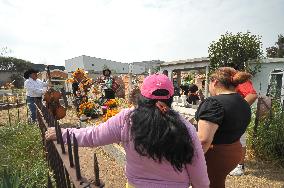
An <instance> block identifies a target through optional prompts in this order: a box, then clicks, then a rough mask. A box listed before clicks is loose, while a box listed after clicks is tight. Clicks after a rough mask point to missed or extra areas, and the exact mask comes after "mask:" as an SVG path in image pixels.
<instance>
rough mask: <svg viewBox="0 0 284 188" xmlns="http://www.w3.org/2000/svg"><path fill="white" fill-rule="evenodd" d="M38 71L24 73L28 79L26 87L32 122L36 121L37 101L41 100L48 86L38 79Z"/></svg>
mask: <svg viewBox="0 0 284 188" xmlns="http://www.w3.org/2000/svg"><path fill="white" fill-rule="evenodd" d="M37 74H38V71H37V70H34V69H29V70H27V71H26V72H25V73H24V77H25V79H26V81H25V83H24V87H25V89H26V95H27V103H28V106H29V110H30V120H31V121H32V122H35V121H36V106H35V101H36V99H39V100H41V99H42V95H43V93H44V87H47V86H48V84H47V83H45V82H43V81H41V80H40V79H38V76H37Z"/></svg>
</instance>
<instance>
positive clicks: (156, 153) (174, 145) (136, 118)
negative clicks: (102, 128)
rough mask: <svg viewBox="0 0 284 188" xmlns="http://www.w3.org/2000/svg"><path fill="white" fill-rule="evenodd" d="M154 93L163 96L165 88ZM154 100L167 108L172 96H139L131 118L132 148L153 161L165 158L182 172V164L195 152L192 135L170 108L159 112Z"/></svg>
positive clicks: (190, 159) (190, 158)
mask: <svg viewBox="0 0 284 188" xmlns="http://www.w3.org/2000/svg"><path fill="white" fill-rule="evenodd" d="M153 94H154V95H157V96H166V95H167V94H168V91H167V90H158V91H154V92H153ZM157 101H161V102H164V103H165V104H167V106H168V107H170V106H171V103H172V101H173V98H172V97H171V98H170V99H167V100H156V99H148V98H145V97H143V96H142V95H140V96H139V99H138V107H137V108H136V109H135V110H134V111H133V112H132V114H131V118H130V119H131V121H132V126H131V138H132V139H133V142H134V147H135V150H136V151H137V152H138V153H139V154H140V155H142V156H147V157H149V158H152V159H153V160H155V161H159V162H161V161H162V159H166V160H167V161H169V162H170V163H171V165H172V166H173V168H174V169H175V170H178V171H180V172H181V171H182V169H183V167H184V165H185V164H188V163H191V161H192V157H193V155H194V147H193V143H192V139H191V136H190V134H189V133H188V130H187V128H186V125H185V124H184V123H183V122H182V121H181V119H180V117H179V115H178V114H177V113H176V112H175V111H173V110H171V109H170V110H168V111H167V112H166V113H163V112H161V111H160V110H159V108H157V107H156V106H155V104H156V102H157Z"/></svg>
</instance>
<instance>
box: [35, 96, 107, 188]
mask: <svg viewBox="0 0 284 188" xmlns="http://www.w3.org/2000/svg"><path fill="white" fill-rule="evenodd" d="M36 106H37V119H38V124H39V128H40V130H41V136H42V142H43V145H44V146H45V153H46V160H47V161H48V165H49V167H50V169H51V170H52V172H53V174H54V176H53V177H54V179H55V184H56V187H59V188H65V187H66V188H69V187H71V186H73V187H75V188H79V187H80V188H96V187H97V188H98V187H104V183H103V182H102V181H101V180H100V179H99V165H98V161H97V157H96V154H95V153H94V156H93V158H94V178H93V180H87V179H86V178H85V177H83V176H82V175H81V169H80V159H79V154H78V142H77V139H76V137H75V135H74V134H73V135H72V136H71V135H70V134H69V131H67V145H65V144H64V143H63V138H62V134H61V128H60V126H59V122H58V121H57V120H56V119H55V118H54V117H53V116H52V115H51V114H50V113H49V111H48V109H47V108H46V107H45V106H44V105H43V104H42V103H41V101H37V104H36ZM48 127H55V130H56V135H57V140H56V141H46V140H45V131H46V130H47V128H48ZM71 139H72V140H71ZM71 142H73V145H72V143H71ZM65 146H67V149H66V148H65ZM48 187H53V185H52V181H51V178H50V177H48Z"/></svg>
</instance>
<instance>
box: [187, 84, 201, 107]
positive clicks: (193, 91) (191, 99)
mask: <svg viewBox="0 0 284 188" xmlns="http://www.w3.org/2000/svg"><path fill="white" fill-rule="evenodd" d="M197 91H198V87H197V85H195V84H193V83H192V84H190V86H189V88H188V97H187V102H188V103H189V104H193V105H196V104H197V102H198V101H199V97H198V93H197Z"/></svg>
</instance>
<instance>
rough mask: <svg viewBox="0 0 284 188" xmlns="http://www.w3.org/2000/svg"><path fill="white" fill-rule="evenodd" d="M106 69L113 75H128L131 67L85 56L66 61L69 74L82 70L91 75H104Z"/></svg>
mask: <svg viewBox="0 0 284 188" xmlns="http://www.w3.org/2000/svg"><path fill="white" fill-rule="evenodd" d="M104 67H108V68H109V69H110V70H111V71H112V72H113V73H114V72H115V73H117V74H126V73H128V71H129V65H128V64H127V63H120V62H116V61H111V60H107V59H100V58H96V57H90V56H85V55H83V56H79V57H75V58H72V59H68V60H65V68H66V71H67V72H73V71H75V70H76V69H77V68H82V69H84V70H86V71H88V72H89V73H90V74H94V73H102V71H103V69H104Z"/></svg>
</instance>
